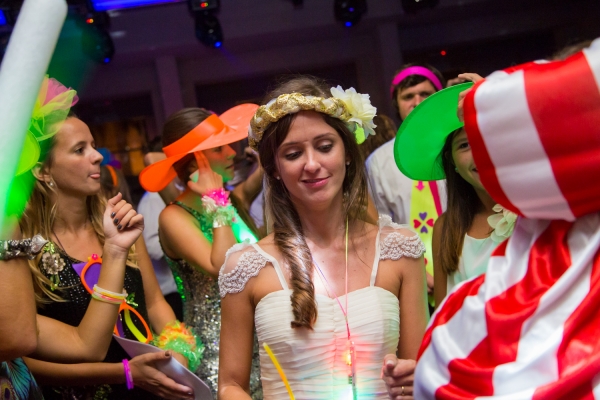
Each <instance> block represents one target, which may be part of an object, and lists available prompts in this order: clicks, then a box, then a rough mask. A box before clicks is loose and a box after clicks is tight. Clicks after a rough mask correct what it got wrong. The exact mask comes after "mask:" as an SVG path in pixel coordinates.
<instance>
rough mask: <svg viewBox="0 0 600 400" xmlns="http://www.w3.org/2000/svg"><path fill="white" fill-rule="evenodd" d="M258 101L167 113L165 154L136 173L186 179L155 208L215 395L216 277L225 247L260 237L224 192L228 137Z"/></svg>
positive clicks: (256, 394)
mask: <svg viewBox="0 0 600 400" xmlns="http://www.w3.org/2000/svg"><path fill="white" fill-rule="evenodd" d="M256 108H257V106H255V105H252V104H242V105H240V106H237V107H234V108H233V109H231V110H229V111H227V112H225V113H223V114H222V115H221V116H220V117H217V116H216V115H213V114H211V113H209V112H207V111H206V110H203V109H200V108H188V109H184V110H181V111H179V112H177V113H175V114H173V115H172V116H170V117H169V119H168V120H167V122H166V123H165V126H164V128H163V151H164V152H165V154H166V155H167V158H166V159H165V160H163V161H160V162H158V163H155V164H152V165H150V166H148V167H147V168H146V169H145V170H144V171H142V173H141V174H140V182H141V184H142V186H143V187H144V188H145V189H146V190H148V191H160V190H162V188H164V186H166V185H167V184H168V183H169V181H170V180H171V179H173V177H174V176H175V175H177V176H178V177H179V178H180V179H181V181H182V182H188V188H187V189H186V190H185V191H184V192H183V193H182V194H181V195H180V196H179V197H178V198H177V199H176V201H174V202H173V203H171V204H170V205H168V206H167V207H166V208H165V209H164V210H163V212H162V213H161V215H160V218H159V236H160V240H161V245H162V247H163V251H164V253H165V256H166V259H167V262H168V263H169V266H170V267H171V270H172V271H173V274H174V276H175V282H176V283H177V286H178V290H179V293H180V295H181V296H182V299H183V303H184V322H185V323H186V324H187V325H188V326H190V327H191V328H192V329H193V330H194V331H195V332H196V333H197V334H198V336H199V337H200V339H201V340H202V342H203V343H204V345H205V350H204V357H203V360H202V363H201V364H200V367H199V369H198V370H197V371H196V374H197V375H198V376H199V377H200V378H201V379H202V380H204V381H205V382H206V383H207V384H208V385H209V386H210V387H211V389H212V391H213V394H214V395H215V396H216V391H217V381H218V369H219V335H220V330H221V301H220V296H219V287H218V284H217V280H216V277H217V274H218V271H219V267H220V266H221V265H222V264H223V261H224V259H225V252H226V251H227V249H228V248H229V247H231V246H232V245H234V244H235V243H239V242H244V241H245V242H249V243H255V242H256V241H257V238H258V234H257V231H256V228H255V227H254V224H253V222H252V220H251V218H250V217H249V215H248V212H247V211H246V209H245V208H244V207H243V206H241V204H242V203H243V202H242V201H241V199H240V198H239V197H238V196H236V194H237V193H238V191H235V192H233V193H231V194H230V193H228V192H226V191H224V189H223V182H227V181H229V180H231V179H232V178H233V172H234V171H233V165H234V161H233V159H234V156H235V152H234V151H233V149H232V148H231V147H230V146H229V144H230V143H233V142H236V141H239V140H242V139H243V138H245V137H246V136H247V127H248V122H249V120H250V117H251V116H252V114H253V113H254V111H255V110H256ZM211 193H212V194H211ZM207 194H211V195H212V198H210V196H208V195H207ZM242 194H243V192H242ZM227 198H228V199H229V200H227ZM213 199H217V200H218V201H219V199H221V200H222V201H224V202H225V203H223V204H226V203H227V201H230V203H231V205H228V206H224V207H223V210H224V211H223V212H224V213H229V216H227V215H225V214H223V216H222V217H219V216H217V214H215V213H213V212H211V211H210V210H209V208H210V206H209V205H207V203H206V202H207V201H209V202H210V201H213ZM247 203H248V204H249V203H251V200H250V201H248V202H247ZM226 210H229V211H226ZM254 354H255V356H254V358H253V360H252V371H253V374H252V377H251V380H250V393H251V395H252V398H254V399H262V389H261V385H260V380H259V366H258V352H257V351H255V353H254Z"/></svg>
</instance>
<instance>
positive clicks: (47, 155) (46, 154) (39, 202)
mask: <svg viewBox="0 0 600 400" xmlns="http://www.w3.org/2000/svg"><path fill="white" fill-rule="evenodd" d="M71 118H76V117H71ZM58 135H60V131H59V133H58ZM55 138H56V136H54V137H52V138H51V139H48V140H46V141H44V142H43V145H41V147H42V157H41V158H40V161H41V162H42V166H41V169H46V170H48V169H49V168H50V167H51V166H52V162H53V160H54V157H55V155H54V154H53V148H54V144H55V142H56V141H55ZM26 174H29V175H30V176H32V178H33V173H32V171H28V172H26ZM33 180H34V181H35V183H34V187H33V192H32V194H31V197H30V198H29V202H28V203H27V206H26V207H25V211H24V212H23V216H22V218H21V220H20V221H19V224H20V227H21V232H22V234H23V237H33V236H34V235H36V234H38V233H39V234H41V235H42V236H43V237H44V238H45V239H48V240H49V239H50V238H51V237H52V236H51V235H52V233H53V232H52V227H53V226H54V221H55V220H56V210H57V205H56V203H55V202H53V201H52V197H53V194H54V196H56V185H54V186H49V185H48V184H47V183H46V182H44V181H43V180H40V179H35V178H33ZM86 205H87V212H88V215H89V218H90V222H91V223H92V226H93V228H94V231H95V232H96V236H97V237H98V240H99V242H100V245H101V246H104V223H103V218H104V210H105V209H106V200H104V197H103V196H102V194H101V192H98V193H97V194H95V195H93V196H88V197H87V200H86ZM63 250H64V249H63ZM41 257H42V253H40V254H39V255H38V256H37V257H36V258H35V259H33V260H29V267H30V269H31V271H32V273H33V276H34V281H35V283H36V300H37V301H38V303H47V302H49V301H63V300H62V298H61V297H60V295H59V294H57V293H56V292H54V291H52V289H51V288H52V284H51V282H50V280H49V279H48V278H47V277H46V276H45V275H44V274H43V273H42V272H41V271H40V269H39V264H40V259H41ZM127 265H129V266H132V267H137V261H136V256H135V245H133V246H131V248H130V249H129V254H128V256H127Z"/></svg>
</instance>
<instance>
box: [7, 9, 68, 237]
mask: <svg viewBox="0 0 600 400" xmlns="http://www.w3.org/2000/svg"><path fill="white" fill-rule="evenodd" d="M66 17H67V3H66V1H65V0H25V2H24V3H23V6H22V7H21V11H20V13H19V16H18V18H17V22H16V24H15V27H14V29H13V32H12V35H11V37H10V41H9V43H8V47H7V49H6V53H5V55H4V59H3V61H2V65H1V66H0V143H1V144H2V145H1V146H0V154H1V155H0V229H1V228H2V227H3V226H4V225H3V222H4V216H5V209H6V203H7V201H8V199H7V193H8V188H9V185H10V182H11V181H12V179H13V177H14V174H15V171H16V169H17V164H18V162H19V156H20V154H21V150H22V148H23V142H24V138H25V132H26V131H27V127H28V126H29V120H30V118H31V112H32V111H33V106H34V104H35V99H36V97H37V95H38V92H39V90H40V87H41V85H42V80H43V79H44V75H45V74H46V70H47V69H48V64H49V63H50V59H51V57H52V53H53V52H54V48H55V47H56V42H57V41H58V36H59V34H60V30H61V28H62V26H63V23H64V21H65V18H66Z"/></svg>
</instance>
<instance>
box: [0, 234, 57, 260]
mask: <svg viewBox="0 0 600 400" xmlns="http://www.w3.org/2000/svg"><path fill="white" fill-rule="evenodd" d="M46 243H48V241H47V240H46V239H44V238H43V237H42V235H40V234H37V235H35V236H34V237H32V238H31V239H22V240H0V260H2V261H8V260H12V259H13V258H17V257H27V258H28V259H30V260H33V259H34V258H35V256H36V255H37V254H38V253H39V252H40V251H42V249H43V248H44V245H45V244H46Z"/></svg>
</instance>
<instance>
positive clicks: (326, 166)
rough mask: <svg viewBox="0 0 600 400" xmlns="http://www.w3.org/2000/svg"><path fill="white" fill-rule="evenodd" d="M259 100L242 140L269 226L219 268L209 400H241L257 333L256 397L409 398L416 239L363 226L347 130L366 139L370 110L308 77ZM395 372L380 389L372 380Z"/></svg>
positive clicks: (418, 301)
mask: <svg viewBox="0 0 600 400" xmlns="http://www.w3.org/2000/svg"><path fill="white" fill-rule="evenodd" d="M338 88H339V87H338ZM291 93H294V94H291ZM269 98H272V99H276V100H275V101H271V102H269V103H267V104H266V105H265V106H263V107H261V108H260V109H259V110H258V111H257V114H256V115H255V117H254V119H253V121H252V123H251V131H250V143H251V145H252V146H253V147H254V148H255V149H257V150H258V152H259V155H260V161H261V164H262V166H263V168H264V170H265V176H266V187H265V189H266V194H265V196H266V204H267V215H269V216H270V218H271V219H272V225H273V232H272V233H271V234H270V235H269V236H267V237H266V238H265V239H263V240H261V241H260V242H259V243H258V244H254V245H251V244H238V245H236V246H234V247H233V248H232V249H231V250H229V252H228V255H227V259H226V261H225V265H224V266H223V268H222V269H221V271H220V275H219V286H220V292H221V297H222V302H221V310H222V311H221V313H222V315H221V344H220V365H219V399H220V400H228V399H236V400H237V399H250V397H249V395H248V385H249V377H250V366H251V360H252V339H253V330H254V327H256V333H257V335H258V341H259V344H260V364H261V380H262V384H263V392H264V398H265V400H273V399H288V398H291V395H290V390H291V392H293V396H294V397H295V399H298V400H300V399H311V400H314V399H327V400H330V399H387V398H389V397H390V396H393V398H402V399H412V398H413V397H412V372H413V368H414V362H412V361H406V360H414V359H415V358H416V356H417V352H418V349H419V346H420V343H421V340H422V337H423V334H424V332H425V327H426V324H427V308H426V282H425V266H424V261H423V257H422V255H423V252H424V246H423V244H422V243H421V241H420V239H419V238H418V236H417V235H416V234H415V233H414V232H413V231H411V230H410V229H409V228H407V227H404V226H399V225H396V224H393V223H392V222H391V220H390V219H389V218H385V217H384V218H381V219H380V221H379V224H378V226H377V225H374V224H372V223H369V222H365V221H364V219H366V217H365V210H366V207H367V184H366V178H365V169H364V163H363V160H362V158H361V156H360V153H359V151H358V145H357V143H356V139H355V134H358V135H360V134H361V129H362V130H363V131H364V133H367V134H368V133H369V131H370V130H371V126H372V122H371V119H372V116H373V115H374V113H375V109H374V108H373V107H372V106H371V105H370V103H369V101H368V97H366V98H365V97H362V96H361V95H360V94H357V93H356V92H354V91H353V89H352V90H349V91H346V92H343V91H341V90H338V89H332V90H331V94H330V93H329V91H328V90H327V89H326V87H323V85H322V84H321V83H320V82H318V81H316V80H315V79H313V78H296V79H294V80H292V81H290V82H287V83H285V84H283V85H282V86H281V87H279V88H278V89H276V90H275V91H274V92H272V93H271V96H270V97H269ZM350 119H352V121H350ZM357 128H360V129H357ZM265 344H266V345H268V347H269V348H270V349H271V350H272V353H273V357H274V358H275V359H273V358H271V356H270V355H269V354H268V353H267V351H266V350H265V348H263V345H265ZM351 354H353V356H351ZM384 358H385V363H386V364H387V366H384ZM275 361H277V362H278V363H279V364H280V366H281V369H282V372H283V373H284V374H285V376H286V378H287V381H288V383H289V389H288V388H287V387H286V384H285V383H284V381H283V378H282V376H281V375H280V373H279V372H278V371H277V368H276V366H275V364H274V362H275ZM394 367H396V374H395V378H396V379H395V380H394V384H395V385H396V387H394V388H393V389H392V388H390V393H389V394H388V388H387V387H386V383H385V382H384V381H383V379H382V376H383V375H386V376H387V375H390V374H391V372H392V370H394ZM399 370H402V373H401V374H400V375H398V371H399ZM391 375H394V374H391ZM390 382H391V381H390ZM396 396H401V397H396Z"/></svg>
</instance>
